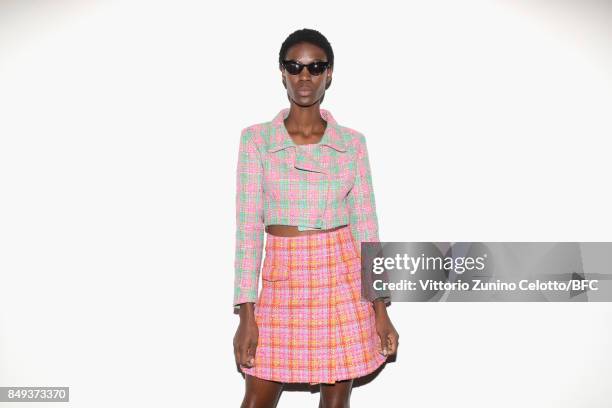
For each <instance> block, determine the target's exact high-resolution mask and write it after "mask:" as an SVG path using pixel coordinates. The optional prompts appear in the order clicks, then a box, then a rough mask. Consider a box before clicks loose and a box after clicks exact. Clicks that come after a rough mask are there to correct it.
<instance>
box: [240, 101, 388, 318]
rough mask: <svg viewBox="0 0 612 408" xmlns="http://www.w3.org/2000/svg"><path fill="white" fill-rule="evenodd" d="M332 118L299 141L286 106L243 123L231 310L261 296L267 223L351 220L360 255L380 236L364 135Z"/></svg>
mask: <svg viewBox="0 0 612 408" xmlns="http://www.w3.org/2000/svg"><path fill="white" fill-rule="evenodd" d="M319 109H320V113H321V117H322V118H323V119H324V120H325V121H326V122H327V126H326V129H325V133H324V134H323V137H322V139H321V140H320V142H319V143H315V144H306V145H298V144H296V143H295V142H294V141H293V139H291V137H290V136H289V132H288V131H287V129H286V127H285V124H284V119H285V118H286V117H287V116H288V114H289V108H285V109H283V110H281V111H280V112H279V113H278V114H277V115H276V116H275V117H274V119H272V120H271V121H269V122H264V123H258V124H254V125H251V126H248V127H246V128H244V129H242V132H241V137H240V147H239V153H238V166H237V177H236V247H235V262H234V268H235V280H234V309H235V310H236V309H237V308H238V306H237V305H239V304H241V303H244V302H256V301H257V295H258V294H257V292H258V286H259V274H260V266H261V260H262V250H263V240H264V231H265V226H267V225H271V224H283V225H294V226H297V227H298V229H299V230H306V229H328V228H333V227H337V226H340V225H344V224H349V225H350V229H351V233H352V235H353V237H354V241H355V244H356V248H355V249H356V250H357V253H359V254H361V242H364V241H366V242H367V241H371V242H378V241H379V237H378V220H377V216H376V206H375V200H374V190H373V187H372V176H371V173H370V164H369V159H368V151H367V148H366V140H365V137H364V135H363V134H361V133H359V132H358V131H356V130H353V129H350V128H348V127H345V126H341V125H339V124H338V123H337V122H336V120H335V119H334V118H333V116H332V115H331V113H330V112H329V111H328V110H326V109H322V108H319Z"/></svg>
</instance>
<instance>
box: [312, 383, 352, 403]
mask: <svg viewBox="0 0 612 408" xmlns="http://www.w3.org/2000/svg"><path fill="white" fill-rule="evenodd" d="M352 389H353V380H343V381H336V382H335V383H334V384H321V401H320V403H319V408H346V407H348V406H349V401H350V399H351V390H352Z"/></svg>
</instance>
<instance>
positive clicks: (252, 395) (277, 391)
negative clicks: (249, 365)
mask: <svg viewBox="0 0 612 408" xmlns="http://www.w3.org/2000/svg"><path fill="white" fill-rule="evenodd" d="M245 375H246V380H245V383H246V388H245V394H244V399H243V400H242V405H241V406H240V408H275V407H276V404H278V400H279V398H280V395H281V392H282V390H283V383H281V382H276V381H268V380H264V379H261V378H257V377H254V376H252V375H248V374H245Z"/></svg>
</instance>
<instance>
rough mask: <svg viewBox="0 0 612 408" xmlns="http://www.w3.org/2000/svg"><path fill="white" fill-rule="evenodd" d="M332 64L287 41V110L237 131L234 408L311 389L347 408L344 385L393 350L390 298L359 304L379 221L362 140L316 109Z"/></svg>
mask: <svg viewBox="0 0 612 408" xmlns="http://www.w3.org/2000/svg"><path fill="white" fill-rule="evenodd" d="M333 64H334V54H333V51H332V48H331V46H330V44H329V42H328V41H327V39H326V38H325V37H324V36H323V35H322V34H321V33H319V32H318V31H316V30H310V29H302V30H298V31H296V32H294V33H292V34H291V35H290V36H289V37H288V38H287V39H286V40H285V42H284V43H283V44H282V46H281V51H280V53H279V67H280V70H281V73H282V82H283V85H284V86H285V88H286V89H287V94H288V97H289V100H290V107H289V108H286V109H283V110H281V111H280V112H279V113H278V114H277V115H276V117H274V118H273V119H272V120H271V121H269V122H264V123H259V124H255V125H252V126H249V127H247V128H245V129H243V130H242V135H241V140H240V151H239V157H238V169H237V193H236V205H237V208H236V209H237V216H236V223H237V231H236V258H235V273H236V274H235V293H234V308H235V310H237V311H238V313H239V315H240V325H239V327H238V330H237V332H236V335H235V337H234V353H235V357H236V362H237V364H238V365H239V368H240V370H241V371H242V372H244V373H245V375H246V392H245V396H244V400H243V403H242V407H243V408H246V407H249V408H250V407H266V408H267V407H275V406H276V404H277V402H278V400H279V397H280V394H281V391H282V385H283V383H287V382H301V383H310V384H320V387H321V401H320V405H319V406H320V407H348V406H349V398H350V391H351V388H352V383H353V379H354V378H358V377H361V376H364V375H366V374H369V373H371V372H373V371H375V370H376V369H377V368H378V367H380V366H381V365H382V364H383V363H384V362H385V361H386V358H387V356H389V355H391V354H395V353H396V351H397V347H398V339H399V335H398V333H397V331H396V330H395V328H394V327H393V324H392V323H391V321H390V319H389V316H388V315H387V305H388V304H389V298H386V297H385V298H377V299H362V297H361V273H360V269H361V261H360V256H361V242H368V241H372V242H379V237H378V221H377V216H376V207H375V201H374V191H373V187H372V177H371V173H370V165H369V159H368V152H367V148H366V141H365V137H364V136H363V135H362V134H361V133H359V132H357V131H356V130H353V129H350V128H348V127H345V126H341V125H339V124H338V123H337V122H336V121H335V119H334V118H333V116H332V115H331V113H330V112H329V111H328V110H325V109H322V108H321V107H320V104H321V102H322V101H323V97H324V94H325V90H326V89H328V88H329V86H330V84H331V80H332V71H333ZM366 64H367V61H366ZM264 231H265V232H266V233H267V236H266V241H265V242H266V245H265V249H266V251H265V259H264V260H263V267H262V268H261V277H262V290H261V293H259V294H258V284H259V276H260V273H259V269H260V266H261V259H262V252H263V242H264Z"/></svg>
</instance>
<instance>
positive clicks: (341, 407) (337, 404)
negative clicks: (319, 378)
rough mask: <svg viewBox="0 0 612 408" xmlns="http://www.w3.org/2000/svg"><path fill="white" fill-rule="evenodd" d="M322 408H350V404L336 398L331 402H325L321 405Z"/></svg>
mask: <svg viewBox="0 0 612 408" xmlns="http://www.w3.org/2000/svg"><path fill="white" fill-rule="evenodd" d="M319 407H320V408H350V404H349V402H348V401H346V400H344V399H341V398H336V399H331V400H323V401H321V403H320V404H319Z"/></svg>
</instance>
